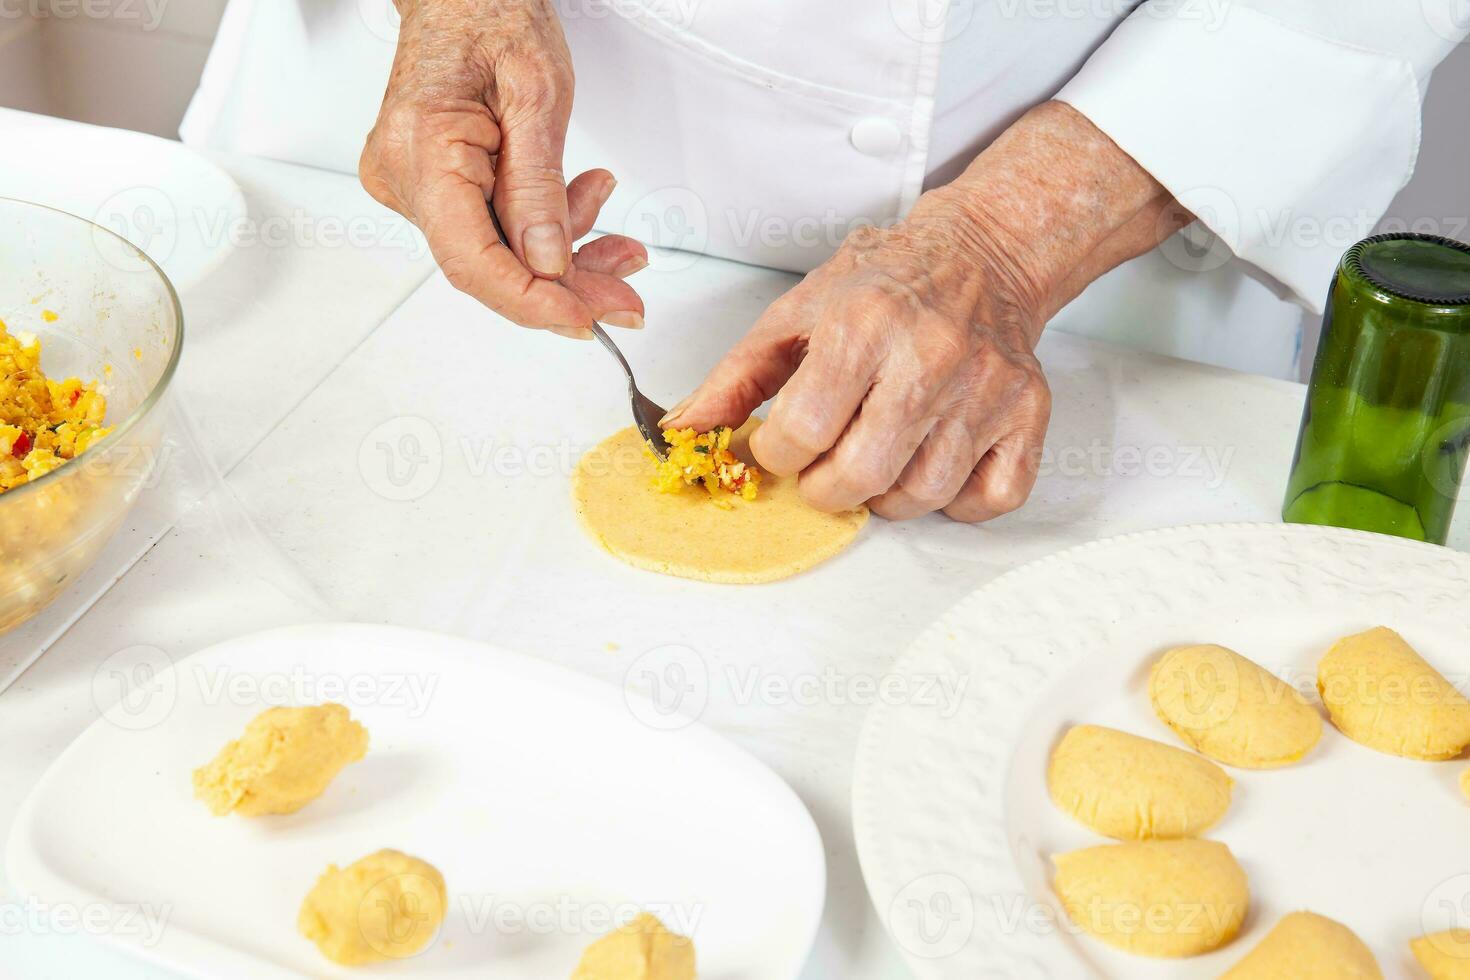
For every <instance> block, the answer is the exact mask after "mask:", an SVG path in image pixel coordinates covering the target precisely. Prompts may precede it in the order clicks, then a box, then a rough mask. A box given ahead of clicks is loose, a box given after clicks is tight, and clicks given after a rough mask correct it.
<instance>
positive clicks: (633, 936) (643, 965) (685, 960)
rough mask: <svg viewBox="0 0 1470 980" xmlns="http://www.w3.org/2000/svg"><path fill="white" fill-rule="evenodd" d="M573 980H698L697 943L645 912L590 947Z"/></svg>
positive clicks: (574, 972)
mask: <svg viewBox="0 0 1470 980" xmlns="http://www.w3.org/2000/svg"><path fill="white" fill-rule="evenodd" d="M572 980H694V941H693V940H692V939H688V938H687V937H684V936H680V935H677V934H675V933H672V932H669V931H668V930H667V929H665V928H664V924H663V923H662V922H660V921H659V920H658V917H657V916H655V915H650V914H649V913H647V912H644V913H643V914H642V915H640V916H638V918H636V919H634V920H633V921H632V922H630V923H628V924H627V925H625V926H620V927H619V928H617V929H615V930H613V931H612V932H610V933H608V934H607V935H606V936H603V937H602V938H601V939H599V940H597V941H596V942H595V943H593V944H592V945H591V946H588V947H587V951H586V952H585V953H583V954H582V962H580V963H578V964H577V969H576V970H575V971H573V973H572Z"/></svg>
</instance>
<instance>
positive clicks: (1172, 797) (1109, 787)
mask: <svg viewBox="0 0 1470 980" xmlns="http://www.w3.org/2000/svg"><path fill="white" fill-rule="evenodd" d="M1046 781H1047V786H1048V788H1049V789H1050V790H1051V798H1052V802H1053V803H1055V804H1056V805H1057V806H1058V807H1060V808H1061V809H1062V810H1065V811H1066V812H1067V813H1069V814H1070V815H1071V816H1073V817H1074V818H1076V819H1077V820H1078V821H1079V822H1081V823H1083V824H1086V825H1087V826H1088V827H1091V828H1092V829H1093V830H1095V831H1097V832H1098V833H1100V834H1103V835H1105V836H1107V837H1115V838H1117V839H1119V840H1145V839H1148V838H1151V837H1193V836H1195V835H1196V834H1199V833H1201V832H1203V831H1204V830H1205V829H1206V828H1208V827H1210V826H1211V825H1213V824H1214V823H1215V822H1216V821H1217V820H1219V819H1220V818H1221V817H1222V816H1224V815H1225V810H1226V809H1227V808H1228V807H1229V806H1230V788H1231V781H1230V777H1229V776H1227V775H1225V770H1223V769H1221V768H1220V767H1219V766H1217V765H1215V764H1214V763H1213V762H1210V761H1209V760H1208V759H1202V758H1200V757H1199V756H1197V755H1195V754H1194V753H1192V752H1185V751H1184V750H1183V749H1176V748H1174V747H1173V746H1171V745H1165V744H1163V743H1162V742H1155V741H1154V740H1153V739H1150V738H1139V737H1138V736H1137V735H1130V734H1128V733H1127V732H1120V731H1118V730H1117V729H1114V728H1102V727H1099V726H1097V725H1076V726H1074V727H1073V728H1071V729H1069V730H1068V731H1067V734H1066V735H1064V736H1062V740H1061V742H1060V743H1058V745H1057V747H1056V751H1054V752H1053V753H1052V756H1051V766H1050V768H1049V769H1048V770H1047V780H1046Z"/></svg>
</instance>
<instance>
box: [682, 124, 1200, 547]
mask: <svg viewBox="0 0 1470 980" xmlns="http://www.w3.org/2000/svg"><path fill="white" fill-rule="evenodd" d="M1189 220H1192V217H1191V216H1190V215H1188V214H1187V213H1184V212H1181V211H1180V210H1179V209H1178V206H1177V205H1176V204H1174V202H1173V198H1172V196H1171V195H1170V194H1169V193H1168V192H1167V191H1165V190H1164V188H1163V187H1161V186H1160V185H1159V184H1158V183H1157V182H1156V181H1154V180H1153V178H1152V177H1150V176H1149V175H1148V174H1147V173H1146V172H1145V171H1143V169H1142V168H1141V167H1139V165H1138V164H1137V163H1136V162H1135V161H1133V160H1132V158H1130V157H1129V156H1128V155H1127V154H1125V153H1123V151H1122V150H1121V149H1119V148H1118V147H1117V146H1116V145H1115V144H1114V143H1113V142H1112V141H1111V140H1110V139H1108V137H1107V136H1106V135H1104V134H1103V133H1102V132H1101V131H1099V130H1098V129H1097V128H1096V127H1094V126H1093V125H1092V123H1090V122H1089V121H1088V120H1087V119H1086V118H1085V117H1083V116H1082V115H1081V114H1080V113H1078V112H1077V111H1076V110H1074V109H1072V108H1071V107H1070V106H1067V105H1063V104H1061V103H1056V102H1052V103H1046V104H1045V105H1043V106H1039V107H1038V108H1036V109H1033V110H1032V111H1031V112H1030V113H1027V115H1026V116H1024V117H1023V118H1022V119H1021V120H1019V121H1018V122H1017V123H1016V124H1015V125H1014V126H1012V127H1011V129H1010V130H1008V131H1007V132H1006V133H1004V134H1002V136H1001V137H1000V138H999V139H998V140H997V141H996V142H995V143H994V144H992V145H991V147H990V148H988V149H987V150H986V151H985V152H984V153H982V154H981V155H980V157H979V158H977V159H976V161H975V162H974V163H973V164H972V165H971V167H970V168H969V170H967V171H966V173H965V174H964V175H963V176H961V177H960V178H959V179H958V180H956V181H955V182H954V183H952V184H950V185H947V186H945V187H943V188H940V189H938V190H934V191H930V192H929V193H928V194H925V195H924V196H923V197H921V198H920V199H919V202H918V203H917V204H916V205H915V207H914V209H913V212H912V213H911V214H910V215H909V216H908V217H907V218H906V219H905V220H904V221H902V222H901V223H900V224H898V225H896V226H894V227H893V228H889V229H878V228H871V227H869V228H862V229H859V230H857V231H854V232H852V233H851V234H849V235H848V236H847V239H846V240H845V241H844V242H843V244H842V247H841V248H840V249H838V251H837V254H836V255H835V256H833V257H832V258H831V259H829V260H828V261H827V262H825V263H823V264H822V265H821V266H820V267H819V268H817V269H816V270H815V271H813V272H812V273H811V274H810V275H808V276H807V277H806V279H804V280H803V281H802V282H801V283H800V284H799V285H797V286H796V287H795V288H794V289H792V290H791V291H790V292H789V293H787V294H786V295H784V296H782V297H781V298H780V299H779V300H777V301H776V302H775V303H774V304H772V306H771V307H770V308H769V309H768V310H767V311H766V312H765V314H764V315H762V317H761V318H760V320H758V321H757V322H756V324H755V326H754V327H753V328H752V329H751V331H750V333H749V334H748V335H747V336H746V337H745V338H744V339H743V340H742V341H741V342H740V343H739V344H737V345H736V346H735V348H734V349H732V350H731V351H730V353H729V354H727V355H726V356H725V358H724V359H723V360H722V361H721V362H720V363H719V364H718V365H716V367H715V368H714V370H713V371H712V372H711V373H710V375H709V377H707V378H706V379H705V381H704V383H703V384H702V385H700V387H699V389H698V390H697V391H696V392H695V393H694V394H693V395H691V396H690V397H689V398H688V399H686V400H685V401H684V402H683V403H681V404H680V405H679V406H677V407H676V408H675V409H674V410H673V411H671V412H670V413H669V415H668V416H667V417H666V418H665V420H664V425H665V427H671V426H678V427H686V426H687V427H692V428H695V429H699V430H701V431H704V430H708V429H711V428H713V427H715V426H716V425H732V426H733V425H739V424H740V423H741V422H743V421H744V420H745V419H746V418H748V417H749V415H750V413H751V412H753V411H754V410H755V409H756V408H757V407H758V406H759V405H760V404H761V403H762V402H764V401H765V400H766V399H767V398H771V397H773V396H774V398H775V400H774V401H773V402H772V403H771V407H770V412H769V417H768V418H767V420H766V422H765V424H763V425H762V426H761V427H760V429H759V430H757V431H756V433H755V434H754V435H753V436H752V437H751V441H750V448H751V452H752V454H753V455H754V456H755V460H756V462H757V463H758V464H759V465H760V466H762V467H763V468H765V469H767V470H769V471H770V472H772V473H775V474H777V475H790V474H796V473H799V474H800V482H799V486H800V490H801V493H802V496H803V497H805V498H806V500H807V501H808V502H809V503H811V504H812V505H813V506H814V507H817V508H819V509H822V510H827V511H837V510H846V509H850V508H853V507H856V506H858V505H859V504H862V503H867V504H869V505H870V506H871V507H872V508H873V510H874V511H875V512H877V513H878V514H881V515H883V516H885V517H889V518H893V519H904V518H910V517H918V516H920V515H922V514H927V513H930V512H931V511H936V510H942V511H944V513H946V514H948V515H949V516H950V517H953V518H955V519H956V520H960V521H984V520H989V519H990V518H992V517H997V516H999V515H1001V514H1004V513H1006V512H1008V511H1011V510H1015V509H1016V508H1017V507H1019V506H1021V504H1022V503H1024V502H1025V500H1026V498H1027V496H1028V495H1029V494H1030V493H1031V488H1032V486H1033V485H1034V484H1035V482H1036V473H1037V470H1038V468H1039V466H1040V463H1041V450H1042V443H1043V440H1044V438H1045V435H1046V426H1047V420H1048V418H1049V416H1050V413H1051V393H1050V390H1049V389H1048V387H1047V383H1046V379H1045V378H1044V377H1043V376H1042V372H1041V366H1040V364H1038V363H1037V360H1036V358H1035V356H1034V355H1033V354H1032V350H1033V348H1034V347H1035V346H1036V343H1037V341H1038V340H1039V339H1040V336H1041V331H1042V328H1043V327H1044V325H1045V323H1046V321H1047V320H1048V319H1049V318H1050V317H1051V316H1052V315H1053V314H1054V313H1055V312H1056V311H1057V310H1058V309H1060V308H1061V307H1062V306H1063V305H1064V304H1065V303H1067V302H1068V301H1069V300H1070V299H1072V298H1073V297H1074V296H1076V295H1077V293H1079V292H1081V291H1082V289H1083V287H1085V286H1086V285H1087V283H1088V282H1090V281H1091V280H1092V279H1095V278H1096V277H1097V276H1099V275H1101V274H1102V273H1103V272H1105V271H1107V270H1108V269H1110V268H1112V267H1113V266H1115V265H1117V264H1118V263H1120V262H1122V261H1123V260H1125V259H1127V258H1130V257H1132V256H1134V255H1138V254H1140V253H1142V252H1144V251H1147V250H1148V249H1150V248H1152V247H1153V246H1154V245H1155V244H1157V243H1158V242H1159V241H1160V240H1162V238H1164V237H1167V235H1169V234H1171V233H1172V232H1173V231H1175V230H1177V229H1178V228H1179V227H1182V225H1183V224H1185V223H1186V222H1187V221H1189Z"/></svg>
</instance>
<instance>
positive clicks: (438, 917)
mask: <svg viewBox="0 0 1470 980" xmlns="http://www.w3.org/2000/svg"><path fill="white" fill-rule="evenodd" d="M448 906H449V896H448V892H447V891H446V889H445V887H444V876H443V875H441V874H440V873H439V870H438V869H437V868H435V867H434V866H433V865H432V864H429V863H428V862H427V861H421V860H419V859H418V858H416V857H411V856H409V855H407V854H404V853H403V852H402V851H395V850H391V849H384V850H381V851H377V852H375V853H373V854H369V855H368V856H367V857H365V858H362V859H361V860H358V861H354V862H353V863H352V864H349V865H348V866H347V867H345V868H339V867H337V866H336V865H335V864H333V865H329V866H328V867H327V870H326V871H324V872H322V876H321V877H320V878H318V879H317V883H316V885H314V886H313V887H312V889H311V891H310V892H308V893H307V895H306V899H305V901H303V902H302V903H301V912H300V913H299V914H298V915H297V917H296V928H297V929H299V930H300V931H301V934H302V935H303V936H305V937H306V938H307V939H310V940H311V941H312V942H314V943H316V946H317V949H319V950H321V951H322V955H323V956H325V957H326V958H327V959H329V960H332V961H333V962H335V963H341V964H343V965H344V966H360V965H362V964H364V963H376V962H378V961H380V960H395V959H403V958H404V957H407V956H413V955H414V954H415V953H418V952H419V951H421V950H422V949H423V948H424V947H425V946H427V945H429V943H430V942H431V941H433V939H434V936H435V935H436V934H437V933H438V931H439V926H440V924H441V923H443V921H444V913H445V910H446V909H447V908H448Z"/></svg>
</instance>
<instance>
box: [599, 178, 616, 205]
mask: <svg viewBox="0 0 1470 980" xmlns="http://www.w3.org/2000/svg"><path fill="white" fill-rule="evenodd" d="M617 189H618V179H617V178H616V177H614V176H613V175H612V174H608V177H607V187H606V188H605V189H604V190H603V192H602V203H603V204H606V203H607V199H608V198H610V197H612V192H613V191H615V190H617Z"/></svg>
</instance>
